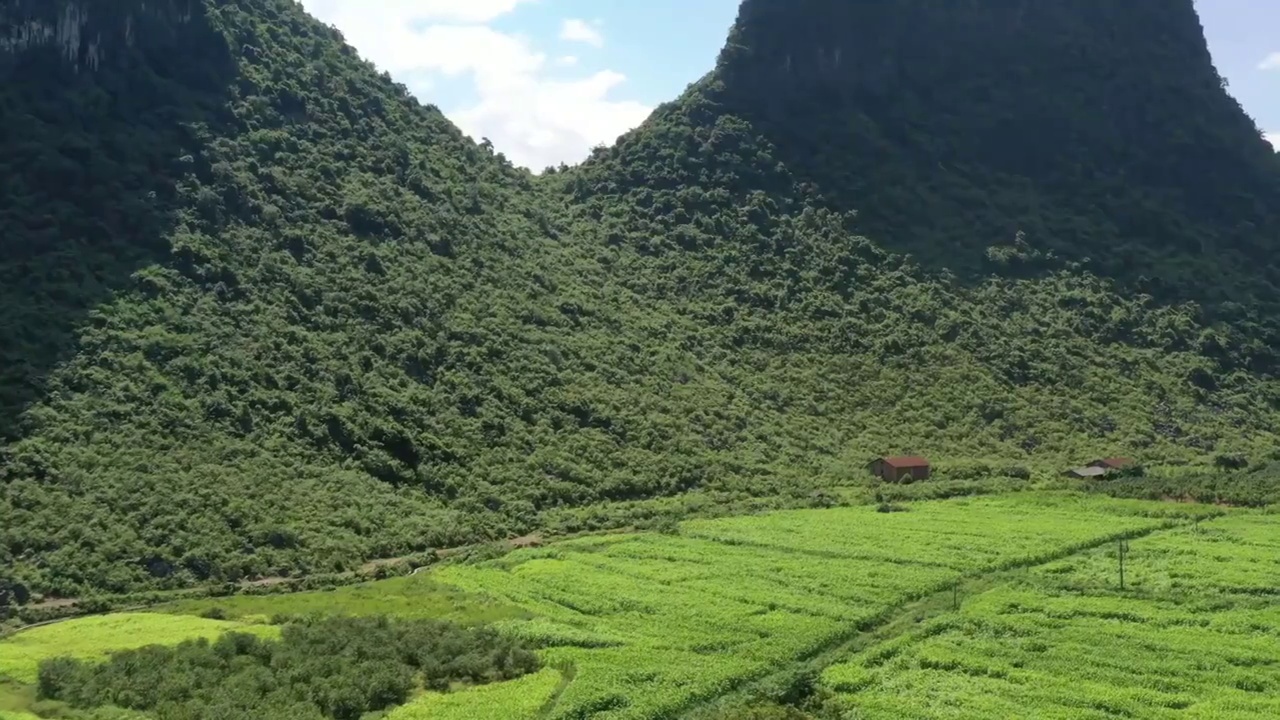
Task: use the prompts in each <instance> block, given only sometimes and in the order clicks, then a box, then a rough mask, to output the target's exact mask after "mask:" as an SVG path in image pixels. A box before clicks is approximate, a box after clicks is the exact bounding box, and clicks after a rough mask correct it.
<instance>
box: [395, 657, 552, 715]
mask: <svg viewBox="0 0 1280 720" xmlns="http://www.w3.org/2000/svg"><path fill="white" fill-rule="evenodd" d="M563 682H564V681H563V678H562V676H561V674H560V673H559V671H557V670H555V669H552V668H547V669H544V670H542V671H540V672H536V673H533V674H532V675H526V676H524V677H522V678H520V679H519V680H509V681H507V682H503V683H495V684H493V685H481V686H479V687H474V688H467V689H465V690H461V691H458V692H452V693H424V694H423V695H421V696H419V697H418V698H417V699H415V700H414V701H413V702H410V703H408V704H407V705H402V706H401V707H399V708H397V709H396V710H394V711H392V712H391V714H390V715H388V717H387V720H534V719H535V718H537V717H538V715H539V712H540V711H541V710H542V709H543V707H544V706H546V705H547V704H548V703H549V702H551V700H552V699H553V698H554V697H555V694H556V692H557V691H559V690H560V688H561V687H562V686H563Z"/></svg>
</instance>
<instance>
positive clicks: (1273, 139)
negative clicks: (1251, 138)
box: [1262, 132, 1280, 151]
mask: <svg viewBox="0 0 1280 720" xmlns="http://www.w3.org/2000/svg"><path fill="white" fill-rule="evenodd" d="M1262 137H1264V138H1266V140H1267V142H1269V143H1271V146H1272V147H1274V148H1275V149H1276V150H1277V151H1280V132H1273V133H1263V135H1262Z"/></svg>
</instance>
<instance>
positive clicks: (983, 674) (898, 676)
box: [823, 514, 1280, 720]
mask: <svg viewBox="0 0 1280 720" xmlns="http://www.w3.org/2000/svg"><path fill="white" fill-rule="evenodd" d="M1277 577H1280V517H1277V516H1267V515H1257V514H1246V515H1233V516H1231V517H1227V518H1223V519H1221V520H1217V521H1214V522H1212V523H1206V524H1203V525H1197V526H1188V527H1180V528H1177V529H1174V530H1170V531H1167V532H1161V533H1157V534H1153V535H1151V536H1149V537H1145V538H1142V539H1139V540H1134V541H1133V542H1132V543H1131V544H1130V546H1129V552H1128V555H1127V556H1126V583H1125V589H1124V590H1121V589H1120V587H1119V573H1118V558H1117V548H1116V547H1104V548H1098V549H1096V550H1093V551H1091V552H1087V553H1083V554H1081V555H1078V556H1073V557H1068V558H1064V559H1061V560H1058V561H1056V562H1052V563H1048V564H1046V565H1044V566H1042V567H1038V568H1035V569H1033V570H1032V571H1030V572H1029V573H1027V575H1026V577H1024V578H1022V579H1020V580H1019V581H1017V582H1013V583H1009V584H1007V585H1004V586H1001V587H998V588H996V589H993V590H991V591H990V592H987V593H984V594H982V595H979V596H977V597H975V598H973V599H971V600H969V601H968V602H966V603H965V605H964V607H963V609H962V610H961V612H959V613H957V614H953V615H949V616H946V617H942V618H939V619H937V620H934V621H931V622H930V623H928V624H926V626H925V627H924V628H923V629H921V630H919V631H918V632H916V633H914V634H912V635H908V636H903V637H902V638H898V639H896V640H892V641H889V642H887V643H885V644H882V645H880V646H878V647H876V648H873V649H871V650H869V651H868V652H866V653H863V654H860V655H858V656H856V657H855V658H854V659H852V660H850V661H849V662H846V663H843V664H839V665H836V666H833V667H831V668H828V669H827V671H826V672H825V673H824V674H823V682H824V683H825V684H826V685H827V686H828V687H829V688H830V689H832V690H834V691H836V692H837V693H839V694H840V697H839V700H838V701H837V704H838V705H841V706H843V708H844V709H845V710H846V711H848V712H851V713H856V714H855V715H853V716H854V717H858V718H865V719H866V720H935V719H936V720H941V719H942V718H955V717H1014V716H1028V715H1034V716H1035V717H1037V718H1049V719H1054V718H1064V719H1065V718H1081V719H1082V720H1089V719H1091V718H1098V719H1099V720H1101V719H1102V718H1113V717H1118V716H1123V717H1129V718H1134V719H1135V720H1163V719H1165V718H1232V719H1233V720H1235V719H1239V720H1250V719H1252V718H1259V719H1261V718H1273V717H1277V716H1280V606H1277V604H1276V602H1275V600H1276V595H1277V593H1280V588H1278V587H1277V585H1276V578H1277Z"/></svg>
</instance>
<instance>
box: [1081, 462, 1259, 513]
mask: <svg viewBox="0 0 1280 720" xmlns="http://www.w3.org/2000/svg"><path fill="white" fill-rule="evenodd" d="M1086 485H1087V487H1089V488H1090V489H1092V490H1094V491H1096V492H1103V493H1106V494H1108V495H1112V496H1114V497H1124V498H1140V499H1144V500H1179V501H1192V502H1201V503H1221V504H1224V505H1238V506H1244V507H1265V506H1267V505H1277V504H1280V461H1277V460H1269V461H1265V462H1261V463H1258V464H1256V465H1254V466H1252V467H1247V468H1243V469H1241V468H1230V467H1224V468H1220V469H1217V470H1201V471H1197V472H1187V473H1179V474H1176V475H1168V476H1164V475H1154V476H1153V475H1146V476H1143V477H1129V478H1125V477H1116V478H1105V479H1103V480H1100V481H1094V482H1090V483H1087V484H1086Z"/></svg>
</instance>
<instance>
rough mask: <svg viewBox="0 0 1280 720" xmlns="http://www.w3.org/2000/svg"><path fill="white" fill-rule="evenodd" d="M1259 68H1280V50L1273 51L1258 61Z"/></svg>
mask: <svg viewBox="0 0 1280 720" xmlns="http://www.w3.org/2000/svg"><path fill="white" fill-rule="evenodd" d="M1258 69H1259V70H1280V52H1273V53H1271V54H1270V55H1268V56H1266V57H1265V58H1263V59H1262V62H1260V63H1258Z"/></svg>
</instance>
